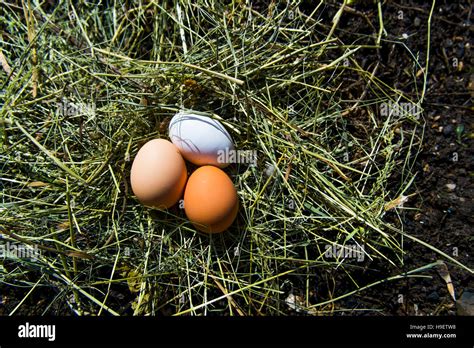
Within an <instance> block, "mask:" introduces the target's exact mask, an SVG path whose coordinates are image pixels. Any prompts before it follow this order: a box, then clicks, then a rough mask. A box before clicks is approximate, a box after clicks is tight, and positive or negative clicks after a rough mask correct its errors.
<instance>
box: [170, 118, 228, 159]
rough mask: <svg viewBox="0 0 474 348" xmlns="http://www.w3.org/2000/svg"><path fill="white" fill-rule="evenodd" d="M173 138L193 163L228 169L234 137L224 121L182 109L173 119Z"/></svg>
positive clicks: (171, 134) (171, 131) (171, 123)
mask: <svg viewBox="0 0 474 348" xmlns="http://www.w3.org/2000/svg"><path fill="white" fill-rule="evenodd" d="M168 131H169V137H170V139H171V141H172V142H173V144H175V145H176V147H177V148H178V149H179V151H180V152H181V154H182V155H183V157H184V158H185V159H187V160H188V161H189V162H191V163H194V164H196V165H198V166H203V165H214V166H217V167H220V168H224V167H226V166H227V165H229V163H228V161H227V160H228V158H229V155H228V154H229V151H234V148H235V147H234V143H233V140H232V137H231V136H230V134H229V133H228V132H227V130H226V129H225V128H224V126H223V125H222V123H220V122H219V121H217V120H215V119H212V118H210V117H207V116H201V115H196V114H193V113H190V112H184V111H181V112H179V113H177V114H176V115H174V117H173V118H172V119H171V121H170V124H169V127H168Z"/></svg>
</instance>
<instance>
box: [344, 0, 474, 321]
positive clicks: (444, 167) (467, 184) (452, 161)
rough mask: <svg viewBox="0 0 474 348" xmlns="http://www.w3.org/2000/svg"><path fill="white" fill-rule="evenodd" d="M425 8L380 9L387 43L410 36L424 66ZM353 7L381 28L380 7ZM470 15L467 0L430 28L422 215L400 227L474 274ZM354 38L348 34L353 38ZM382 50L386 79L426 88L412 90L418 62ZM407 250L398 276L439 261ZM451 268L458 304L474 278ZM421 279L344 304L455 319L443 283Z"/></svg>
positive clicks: (351, 18) (353, 23) (420, 175)
mask: <svg viewBox="0 0 474 348" xmlns="http://www.w3.org/2000/svg"><path fill="white" fill-rule="evenodd" d="M369 3H370V4H369ZM420 3H421V2H418V1H396V2H391V1H389V2H387V3H386V4H385V5H384V6H383V14H384V26H385V30H386V31H387V34H388V37H387V38H388V39H398V40H400V38H402V37H404V36H405V37H406V36H407V39H406V40H405V44H406V46H407V48H408V49H409V50H411V51H412V52H413V53H414V54H415V55H417V54H418V55H419V59H420V62H423V63H424V62H425V59H426V45H427V22H428V17H429V13H430V9H431V2H425V3H421V4H420ZM354 8H355V9H356V10H358V11H359V12H360V13H363V14H364V15H365V16H367V17H368V18H369V19H371V21H372V22H373V23H376V21H375V19H376V18H377V9H376V6H375V5H373V4H372V3H371V2H367V4H364V3H363V2H361V3H358V4H357V5H356V6H354ZM335 10H337V8H336V7H335ZM471 12H472V3H471V2H470V1H459V2H450V1H443V2H441V1H438V2H437V3H436V7H435V10H434V13H433V17H432V24H431V48H430V49H431V54H430V65H429V78H428V85H427V90H426V97H425V100H424V103H423V105H422V107H423V109H424V121H425V122H426V126H425V133H424V141H423V150H422V152H421V154H420V155H419V156H418V159H417V165H416V168H415V169H416V171H417V178H416V180H415V183H414V184H415V186H414V189H413V190H411V192H409V193H412V192H414V191H416V192H417V193H418V194H417V195H416V196H414V197H412V198H411V199H410V200H409V202H408V206H410V207H415V208H417V209H415V210H405V212H404V215H403V222H404V229H405V231H406V232H407V233H409V234H411V235H413V236H415V237H417V238H419V239H421V240H423V241H425V242H427V243H429V244H431V245H433V246H434V247H436V248H438V249H439V250H441V251H443V252H445V253H446V254H448V255H450V256H452V257H454V258H455V259H457V260H458V261H460V262H461V263H463V264H465V265H467V266H469V267H471V268H472V266H473V264H472V259H473V256H472V255H473V251H474V250H473V247H472V245H473V239H474V235H473V233H472V231H473V229H472V225H473V223H474V214H473V201H472V197H473V196H474V186H473V183H472V177H473V174H474V172H473V168H474V167H473V161H474V156H473V154H474V153H473V146H472V145H473V137H472V132H473V130H472V97H473V95H474V75H473V71H472V63H473V59H472V55H471V51H470V47H471V46H472V43H473V42H472V27H470V24H471V19H470V18H471ZM345 16H346V18H345V24H346V25H347V30H348V31H350V32H351V33H358V32H366V31H369V30H370V28H368V27H367V23H366V21H365V19H364V17H362V16H361V15H360V14H359V15H351V14H347V13H345ZM343 23H344V22H343ZM351 33H347V34H346V36H347V37H350V36H351V35H352V34H351ZM342 37H344V35H342ZM348 41H349V40H348ZM382 45H383V46H382V48H381V49H380V54H379V57H378V61H379V62H380V64H381V67H380V69H379V71H382V78H383V81H384V82H386V83H387V84H389V85H392V86H396V87H397V88H398V89H400V90H402V91H403V92H404V93H405V94H406V95H412V96H416V95H417V91H418V93H419V91H420V90H421V88H422V84H418V85H414V84H413V76H410V75H409V74H407V72H406V70H405V69H406V68H407V67H411V65H412V64H413V63H412V57H410V55H409V54H408V51H407V50H404V49H402V48H400V47H395V45H392V44H390V43H387V42H384V43H383V44H382ZM368 59H369V60H371V59H374V57H369V58H368ZM422 65H424V64H422ZM404 247H405V251H406V256H405V259H404V262H405V264H404V268H402V269H399V270H395V269H394V270H393V274H394V275H395V274H400V273H403V271H409V270H412V269H415V268H417V267H421V266H423V265H426V264H429V263H430V262H434V261H436V260H438V259H441V256H440V255H438V254H436V253H434V252H432V251H430V250H429V249H427V248H425V247H423V246H421V245H420V244H418V243H414V242H411V241H409V240H405V242H404ZM448 270H449V273H450V276H451V280H452V283H453V286H454V290H455V294H456V298H459V297H460V295H461V294H462V293H463V292H464V291H467V290H468V289H471V290H472V289H473V288H474V278H473V277H472V275H470V274H469V272H467V271H465V270H462V269H460V268H459V267H457V266H455V265H450V264H448ZM423 274H426V275H431V276H432V278H431V279H429V278H424V279H423V280H421V278H407V279H406V280H403V281H397V282H390V283H387V284H386V285H384V284H383V285H379V286H377V287H374V288H371V289H369V290H367V291H364V292H363V293H360V294H359V295H358V296H356V297H352V298H349V299H348V300H347V301H344V305H345V307H346V308H370V309H379V310H380V312H379V313H381V314H383V315H454V314H455V312H456V306H455V302H454V301H453V299H452V298H451V296H450V295H449V293H448V290H447V286H446V282H445V281H444V280H443V279H442V278H441V276H440V275H439V274H438V272H437V271H436V270H434V269H433V270H431V271H428V272H424V273H423ZM365 283H367V280H366V279H364V284H365ZM368 313H370V314H373V312H368Z"/></svg>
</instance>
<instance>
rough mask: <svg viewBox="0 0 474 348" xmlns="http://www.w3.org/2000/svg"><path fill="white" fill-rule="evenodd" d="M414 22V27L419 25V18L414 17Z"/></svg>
mask: <svg viewBox="0 0 474 348" xmlns="http://www.w3.org/2000/svg"><path fill="white" fill-rule="evenodd" d="M414 24H415V27H419V26H420V24H421V19H420V18H418V17H415V20H414Z"/></svg>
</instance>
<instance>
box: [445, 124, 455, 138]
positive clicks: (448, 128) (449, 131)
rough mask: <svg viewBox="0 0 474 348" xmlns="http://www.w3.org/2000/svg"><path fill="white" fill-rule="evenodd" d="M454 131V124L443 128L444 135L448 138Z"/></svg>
mask: <svg viewBox="0 0 474 348" xmlns="http://www.w3.org/2000/svg"><path fill="white" fill-rule="evenodd" d="M453 131H454V126H453V125H452V124H448V125H447V126H446V127H444V128H443V134H444V135H446V136H448V135H450V134H451V133H452V132H453Z"/></svg>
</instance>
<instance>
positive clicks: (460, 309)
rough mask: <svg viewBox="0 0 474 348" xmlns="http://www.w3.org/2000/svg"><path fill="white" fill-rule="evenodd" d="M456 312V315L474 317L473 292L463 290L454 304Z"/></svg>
mask: <svg viewBox="0 0 474 348" xmlns="http://www.w3.org/2000/svg"><path fill="white" fill-rule="evenodd" d="M456 310H457V314H458V315H469V316H474V292H472V291H469V290H465V291H464V292H463V294H462V296H461V298H460V299H459V300H458V301H457V302H456Z"/></svg>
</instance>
